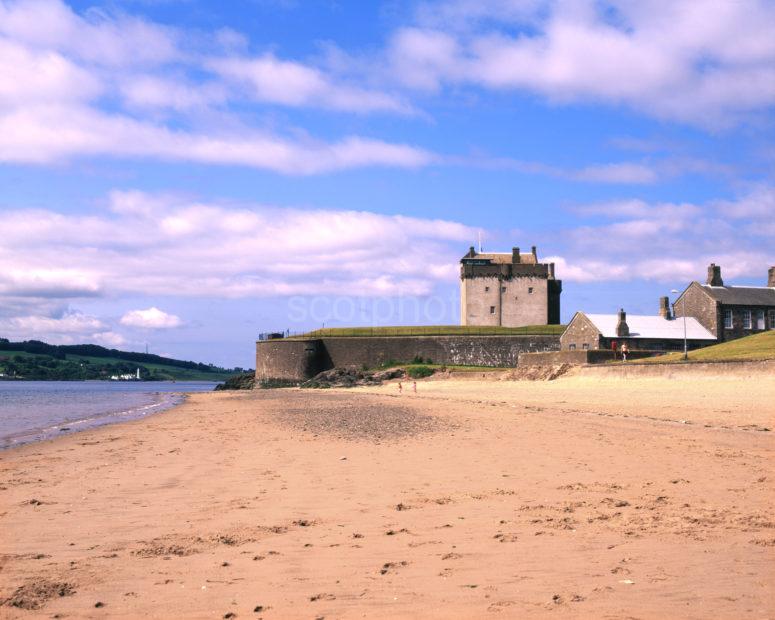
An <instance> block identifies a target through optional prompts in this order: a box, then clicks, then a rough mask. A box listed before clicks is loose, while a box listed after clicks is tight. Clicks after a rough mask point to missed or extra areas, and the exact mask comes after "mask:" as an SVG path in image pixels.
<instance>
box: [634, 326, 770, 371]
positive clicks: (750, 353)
mask: <svg viewBox="0 0 775 620" xmlns="http://www.w3.org/2000/svg"><path fill="white" fill-rule="evenodd" d="M682 359H683V353H668V354H667V355H660V356H659V357H655V358H651V359H648V360H642V361H644V362H648V363H656V364H659V363H664V362H680V361H681V360H682ZM771 359H775V330H770V331H768V332H764V333H761V334H754V335H753V336H746V337H745V338H738V339H737V340H731V341H730V342H722V343H721V344H714V345H713V346H710V347H705V348H703V349H698V350H697V351H689V361H694V362H723V361H727V360H732V361H734V360H737V361H745V360H749V361H754V360H771ZM639 361H640V360H639Z"/></svg>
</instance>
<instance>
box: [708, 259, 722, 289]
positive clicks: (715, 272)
mask: <svg viewBox="0 0 775 620" xmlns="http://www.w3.org/2000/svg"><path fill="white" fill-rule="evenodd" d="M706 284H709V285H710V286H724V280H722V279H721V266H719V265H716V263H711V264H710V265H708V280H707V282H706Z"/></svg>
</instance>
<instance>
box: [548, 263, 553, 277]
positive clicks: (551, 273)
mask: <svg viewBox="0 0 775 620" xmlns="http://www.w3.org/2000/svg"><path fill="white" fill-rule="evenodd" d="M549 279H550V280H554V263H549Z"/></svg>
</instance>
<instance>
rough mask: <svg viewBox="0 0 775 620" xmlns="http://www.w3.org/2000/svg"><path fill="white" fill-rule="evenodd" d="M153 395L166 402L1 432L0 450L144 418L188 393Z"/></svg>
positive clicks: (180, 401) (176, 404)
mask: <svg viewBox="0 0 775 620" xmlns="http://www.w3.org/2000/svg"><path fill="white" fill-rule="evenodd" d="M157 394H159V395H160V396H161V395H163V396H169V398H168V401H167V402H165V401H163V400H161V401H159V402H156V403H150V404H148V405H142V406H139V407H133V408H131V409H126V410H120V411H114V412H109V413H104V414H98V415H94V416H89V417H86V418H74V419H70V420H64V421H62V422H60V423H57V424H53V425H51V426H47V427H43V428H33V429H26V430H23V431H19V432H17V433H15V434H11V435H4V436H2V437H0V452H3V451H6V450H13V449H15V448H20V447H22V446H26V445H29V444H36V443H40V442H44V441H54V440H56V439H58V438H60V437H67V436H69V435H74V434H78V433H85V432H88V431H90V430H94V429H98V428H102V427H103V426H113V425H116V424H125V423H128V422H135V421H139V420H144V419H146V418H148V417H149V416H154V415H159V414H161V413H164V412H166V411H169V410H171V409H174V408H176V407H179V406H181V405H183V404H184V403H185V402H186V398H187V397H188V394H189V393H186V392H158V393H157ZM149 410H151V411H149ZM89 422H91V424H88V423H89ZM84 425H85V426H84ZM74 426H82V428H71V427H74Z"/></svg>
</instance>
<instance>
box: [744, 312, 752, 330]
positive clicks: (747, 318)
mask: <svg viewBox="0 0 775 620" xmlns="http://www.w3.org/2000/svg"><path fill="white" fill-rule="evenodd" d="M743 329H751V311H750V310H743Z"/></svg>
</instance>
